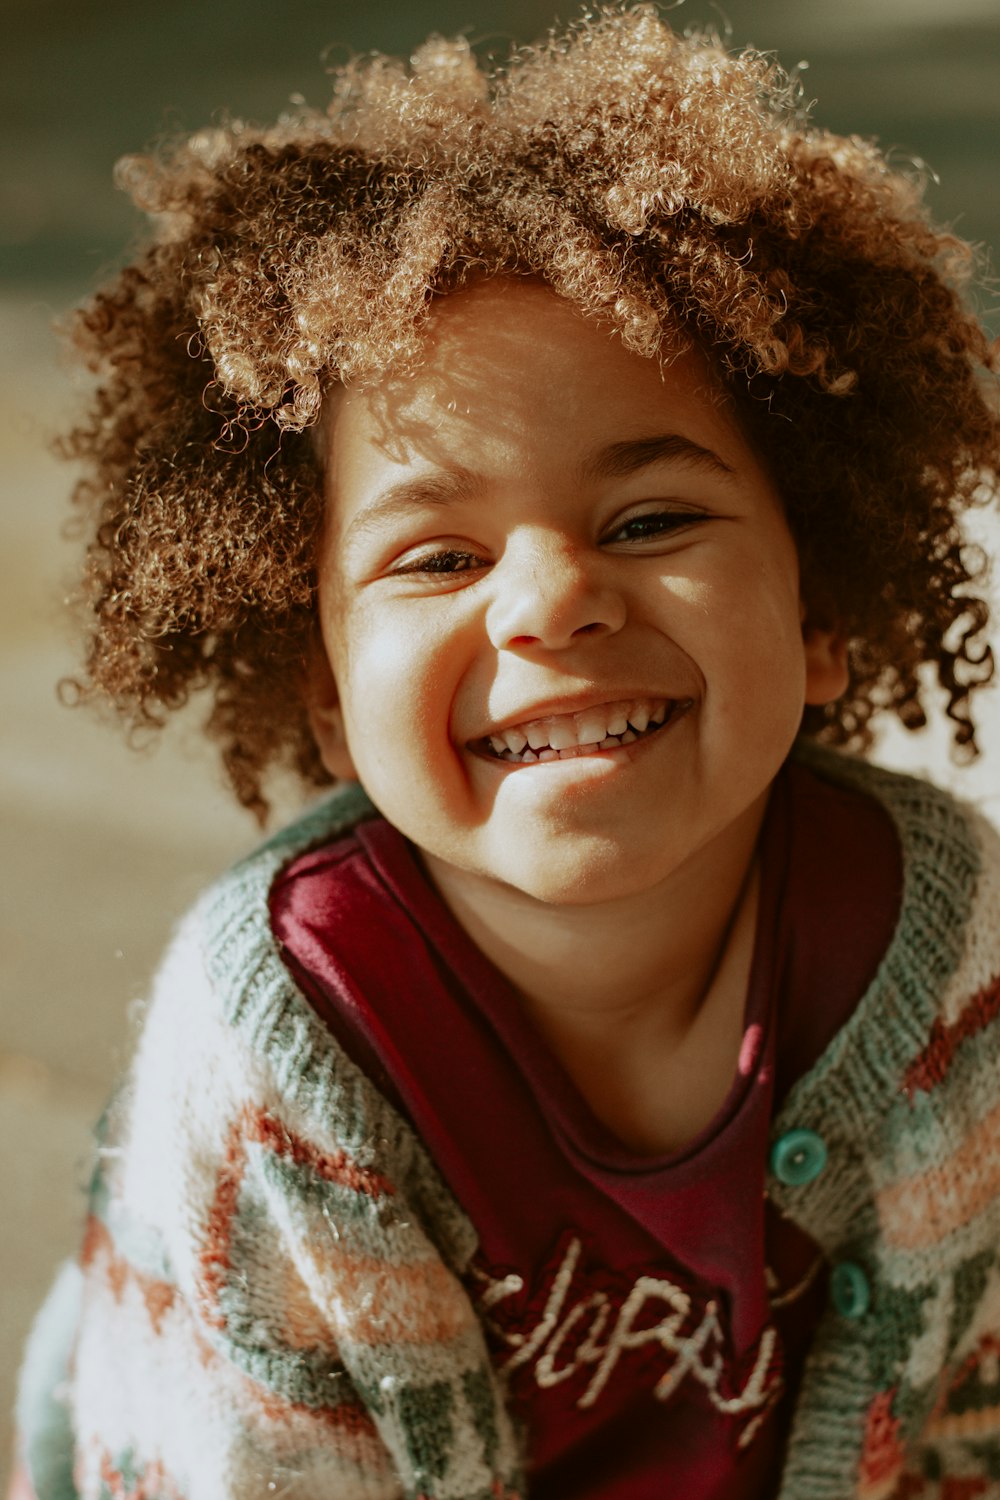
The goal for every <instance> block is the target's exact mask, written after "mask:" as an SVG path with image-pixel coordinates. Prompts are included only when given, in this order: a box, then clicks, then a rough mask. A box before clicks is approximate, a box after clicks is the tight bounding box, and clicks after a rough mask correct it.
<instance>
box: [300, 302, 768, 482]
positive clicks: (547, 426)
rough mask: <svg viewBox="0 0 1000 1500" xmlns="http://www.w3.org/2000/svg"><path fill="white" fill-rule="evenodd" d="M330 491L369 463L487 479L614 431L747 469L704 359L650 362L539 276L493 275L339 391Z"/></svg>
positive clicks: (360, 477)
mask: <svg viewBox="0 0 1000 1500" xmlns="http://www.w3.org/2000/svg"><path fill="white" fill-rule="evenodd" d="M325 428H326V445H327V453H326V457H327V465H328V472H329V475H330V479H331V483H332V484H333V485H334V487H335V489H336V491H337V493H339V494H340V495H341V496H343V495H344V493H345V489H346V490H347V491H352V490H353V489H354V488H355V486H356V485H357V484H358V483H361V484H364V482H365V480H366V479H370V478H371V477H372V475H373V472H375V471H389V470H393V469H397V470H398V469H400V468H414V467H417V468H421V469H427V468H435V467H436V468H442V469H449V468H454V467H456V466H460V467H463V468H465V469H467V470H470V471H474V472H475V473H476V474H478V475H481V476H483V477H484V478H485V479H489V478H491V477H493V476H499V475H503V474H511V473H515V472H516V471H517V470H518V469H519V468H524V467H525V466H528V467H538V468H540V469H542V470H544V469H547V468H548V469H551V468H553V467H556V466H558V467H562V468H564V467H565V465H566V464H567V463H568V462H571V461H574V456H575V458H576V459H583V458H585V456H586V454H587V453H588V452H591V451H595V450H596V449H597V448H600V447H606V446H607V445H608V444H610V443H613V442H615V441H624V440H636V439H641V438H645V437H653V436H661V435H663V434H665V433H676V434H677V435H679V436H680V437H682V438H685V439H687V440H689V442H690V443H691V444H693V445H698V446H702V447H704V448H706V450H708V451H711V452H717V453H719V454H720V456H721V458H722V460H723V462H724V463H725V464H729V465H732V464H734V463H735V464H736V465H737V466H739V465H747V464H749V465H755V459H754V455H753V454H752V453H751V452H750V450H749V448H748V445H747V443H746V441H745V439H744V438H743V436H742V434H741V432H740V430H739V428H738V426H737V424H736V422H735V420H734V418H733V416H732V413H731V411H730V410H729V407H728V403H727V399H726V397H725V395H724V393H723V391H722V388H721V386H720V384H719V382H718V381H717V379H716V378H715V376H714V374H713V372H712V370H711V367H710V365H709V362H708V360H707V359H706V358H705V356H704V355H703V354H702V353H701V351H700V350H699V349H697V348H696V347H693V346H692V347H689V348H687V349H684V350H683V351H682V352H680V353H678V354H677V355H675V356H674V357H673V358H670V359H668V360H667V361H666V362H664V363H663V364H662V365H661V362H660V361H659V360H658V359H653V358H644V357H642V356H641V355H638V354H635V353H633V352H632V351H630V350H628V349H626V348H625V346H624V345H623V343H622V341H621V339H620V337H619V336H618V334H617V333H616V332H614V331H612V330H611V329H609V328H608V327H606V326H603V325H602V324H600V323H599V322H598V321H596V320H594V319H591V318H588V317H585V316H584V315H583V314H582V313H581V312H580V311H579V310H578V309H577V308H576V307H575V306H573V305H572V304H571V303H569V302H568V301H566V300H565V299H563V298H560V297H559V296H557V295H556V294H555V293H554V292H553V291H551V290H550V289H549V288H547V287H546V286H544V285H543V284H541V283H538V282H534V281H530V280H520V279H519V280H513V279H507V280H498V281H493V282H488V283H485V284H482V285H480V286H477V287H475V288H472V289H469V290H463V291H460V292H455V293H452V294H451V295H449V296H447V297H444V298H442V299H440V301H438V302H437V303H436V304H435V306H434V307H433V309H432V311H431V313H430V315H429V317H428V320H427V325H426V331H425V337H424V342H423V347H422V351H421V355H420V358H419V362H418V363H417V364H416V365H415V366H411V367H409V368H407V369H406V370H405V371H403V372H398V373H394V372H390V373H389V374H387V375H385V376H384V377H383V378H382V379H381V380H379V381H378V382H377V383H375V384H374V385H370V386H367V387H365V388H359V389H341V390H339V391H338V392H337V393H336V394H335V395H334V396H333V398H332V400H331V403H330V409H329V412H328V414H327V421H326V423H325Z"/></svg>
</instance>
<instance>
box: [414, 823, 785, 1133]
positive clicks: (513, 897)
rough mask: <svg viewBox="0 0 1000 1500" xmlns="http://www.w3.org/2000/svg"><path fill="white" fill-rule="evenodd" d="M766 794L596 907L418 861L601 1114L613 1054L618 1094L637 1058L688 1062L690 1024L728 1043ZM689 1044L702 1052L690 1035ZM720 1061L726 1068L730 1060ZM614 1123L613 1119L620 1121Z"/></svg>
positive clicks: (629, 1083) (733, 1034)
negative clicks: (655, 877) (628, 891)
mask: <svg viewBox="0 0 1000 1500" xmlns="http://www.w3.org/2000/svg"><path fill="white" fill-rule="evenodd" d="M766 802H767V799H766V796H765V797H763V798H761V799H760V802H759V803H758V804H755V805H754V807H753V808H751V809H750V810H749V811H748V813H747V814H745V815H744V817H743V819H742V820H741V822H740V824H739V826H738V827H735V828H733V827H730V828H729V829H727V830H726V833H725V836H723V837H720V838H717V839H715V840H713V841H712V843H711V844H710V845H708V846H707V847H706V848H704V849H702V850H700V851H698V852H697V854H695V855H694V856H692V858H691V859H690V860H688V861H686V862H685V865H684V866H683V868H680V869H678V870H676V871H674V872H673V873H672V874H671V876H670V877H669V878H668V879H667V880H666V881H664V882H662V883H661V884H658V885H657V886H655V887H653V888H652V889H649V890H644V891H641V892H639V893H637V894H634V895H629V896H625V897H620V898H617V899H615V900H613V901H607V902H602V903H599V904H596V905H581V906H574V905H559V906H555V905H548V904H546V903H543V902H539V901H537V900H535V899H534V898H532V897H529V896H526V895H525V894H524V892H522V891H519V890H516V889H514V888H512V887H510V886H506V885H500V884H498V883H496V882H488V881H481V880H478V879H476V878H475V877H470V876H468V875H467V874H465V873H464V872H461V871H458V870H455V869H454V868H453V867H451V866H448V865H443V864H442V863H440V862H438V861H435V860H433V859H431V858H427V859H426V863H427V868H428V871H429V873H430V875H431V878H432V879H433V880H434V882H435V884H436V885H437V887H438V889H439V891H440V893H441V895H442V897H443V899H444V900H445V902H446V904H447V905H448V906H449V907H450V908H451V911H452V913H453V914H454V916H455V917H456V919H457V920H458V922H459V923H460V924H461V926H462V927H464V928H465V930H466V932H467V933H468V934H469V936H470V937H471V938H472V940H473V941H474V942H475V943H476V945H477V946H478V947H479V948H480V950H481V951H482V952H483V953H484V954H485V955H486V956H487V958H489V959H490V960H491V962H492V963H493V964H494V965H495V966H496V967H497V968H498V969H499V970H500V971H501V973H503V974H504V975H505V976H506V978H507V979H508V980H509V981H510V983H511V984H512V985H513V987H514V988H515V989H516V990H517V992H518V993H519V995H520V997H521V1001H522V1004H523V1005H524V1007H525V1010H526V1011H527V1013H528V1014H529V1015H530V1016H531V1018H532V1020H533V1021H534V1023H535V1025H536V1026H537V1027H538V1029H539V1031H540V1032H541V1033H542V1035H543V1036H545V1038H546V1040H547V1041H548V1042H549V1044H550V1046H551V1047H552V1048H553V1050H554V1051H555V1053H556V1055H557V1056H559V1057H560V1059H561V1060H562V1062H563V1063H564V1065H565V1066H566V1068H567V1070H568V1071H569V1072H570V1073H571V1075H572V1076H574V1077H575V1078H576V1081H577V1083H578V1085H579V1086H580V1087H581V1089H582V1091H583V1092H584V1094H585V1095H586V1096H587V1097H588V1099H589V1100H590V1103H591V1105H592V1106H593V1108H594V1109H595V1112H596V1113H597V1114H598V1115H602V1116H603V1117H604V1118H605V1120H606V1121H608V1122H609V1123H611V1121H610V1120H609V1110H608V1109H607V1108H603V1107H602V1095H603V1094H604V1093H605V1092H606V1090H607V1089H608V1088H609V1087H610V1088H611V1089H612V1091H613V1092H614V1091H615V1085H614V1084H613V1082H611V1081H610V1078H609V1070H610V1072H613V1071H614V1066H615V1059H617V1060H618V1062H619V1064H620V1068H619V1072H620V1074H621V1077H620V1080H619V1085H618V1089H617V1091H618V1092H619V1093H621V1095H622V1096H623V1097H624V1096H626V1095H627V1094H628V1093H629V1090H630V1088H631V1087H633V1085H634V1083H635V1079H634V1077H633V1076H632V1074H633V1073H634V1068H635V1066H638V1065H640V1063H639V1060H640V1059H641V1057H642V1056H643V1054H644V1053H647V1054H649V1055H652V1056H656V1057H657V1058H658V1059H659V1060H660V1063H661V1064H666V1063H668V1062H669V1059H670V1057H672V1056H673V1057H680V1056H681V1054H682V1053H683V1054H684V1055H685V1057H687V1056H689V1055H690V1053H691V1051H692V1047H691V1040H692V1038H693V1037H694V1036H695V1033H696V1031H697V1034H698V1036H699V1038H702V1037H704V1040H705V1043H706V1045H707V1048H708V1050H709V1051H711V1050H712V1049H713V1047H717V1048H722V1049H724V1050H726V1051H727V1052H728V1050H732V1049H735V1050H736V1051H738V1047H739V1038H740V1034H741V1032H740V1023H741V1021H742V1014H743V1001H744V998H745V992H746V980H747V977H748V973H749V964H750V958H751V956H752V949H753V926H754V923H753V917H754V914H755V912H756V882H755V880H754V879H753V875H754V871H755V850H756V844H757V839H758V835H759V833H760V827H761V823H762V821H763V816H764V810H765V807H766ZM710 1002H711V1003H710ZM709 1012H711V1017H710V1016H709ZM699 1018H701V1019H702V1021H703V1026H702V1028H700V1029H699V1028H698V1026H697V1023H698V1021H699ZM723 1018H725V1019H724V1023H723ZM713 1038H714V1040H713ZM685 1042H687V1043H688V1046H687V1048H685ZM694 1050H696V1051H699V1050H702V1049H701V1045H700V1042H699V1047H698V1048H696V1049H694ZM732 1061H733V1065H734V1066H735V1055H734V1056H733V1059H732ZM724 1070H725V1069H724ZM591 1075H593V1085H592V1086H590V1087H588V1079H590V1078H591ZM602 1075H604V1076H605V1077H606V1079H607V1081H606V1082H601V1081H600V1080H601V1076H602ZM661 1076H662V1075H661ZM726 1076H727V1077H728V1076H729V1075H728V1073H727V1074H726ZM704 1123H707V1122H704ZM615 1124H616V1128H619V1127H620V1124H621V1120H620V1119H619V1120H617V1121H616V1122H615ZM674 1128H675V1127H674V1126H673V1125H672V1126H671V1127H670V1129H671V1131H673V1130H674ZM619 1133H620V1134H622V1135H623V1136H624V1137H625V1138H627V1137H628V1135H629V1134H630V1133H632V1134H633V1135H635V1134H636V1132H634V1131H633V1132H630V1131H629V1130H628V1129H626V1130H622V1129H620V1128H619ZM681 1133H683V1131H682V1132H681ZM639 1135H641V1132H639ZM636 1138H637V1139H638V1136H637V1137H636ZM660 1144H661V1143H660V1142H659V1141H658V1142H657V1145H660Z"/></svg>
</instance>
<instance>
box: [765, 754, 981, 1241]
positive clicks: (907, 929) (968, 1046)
mask: <svg viewBox="0 0 1000 1500" xmlns="http://www.w3.org/2000/svg"><path fill="white" fill-rule="evenodd" d="M806 757H807V759H808V761H809V763H810V764H812V765H815V766H816V767H817V769H819V770H820V773H821V774H823V775H829V776H831V777H833V778H835V779H838V780H841V781H843V782H848V783H849V784H851V785H853V786H856V787H857V788H858V789H859V790H862V791H865V792H867V793H868V794H870V795H872V796H874V797H876V798H877V799H878V800H879V801H880V802H881V803H882V805H883V806H884V807H885V808H886V810H887V811H888V812H889V814H890V815H891V816H892V818H893V821H894V823H895V826H896V829H897V831H898V833H899V837H900V841H901V846H902V850H903V866H904V892H903V900H902V907H901V911H900V916H899V921H898V923H897V927H896V931H895V933H894V935H893V938H892V940H891V942H890V945H889V948H888V950H887V951H886V953H885V955H884V957H883V960H882V963H881V965H880V967H879V970H878V973H877V974H876V976H875V978H874V980H873V982H872V985H871V987H870V988H869V990H868V992H867V993H866V994H865V995H864V996H863V997H862V999H861V1001H860V1002H859V1004H858V1006H857V1008H856V1010H855V1011H854V1013H853V1015H852V1016H851V1018H850V1020H849V1021H848V1022H847V1023H846V1024H845V1025H844V1026H843V1027H842V1028H841V1030H840V1031H839V1032H838V1033H837V1035H836V1036H835V1037H834V1039H833V1041H832V1042H831V1043H830V1045H829V1047H828V1048H827V1050H826V1052H825V1053H824V1054H823V1056H822V1057H821V1058H820V1059H819V1061H818V1062H817V1064H816V1065H815V1067H814V1068H813V1069H812V1070H811V1072H810V1073H809V1074H807V1075H806V1076H805V1077H804V1078H802V1079H800V1080H799V1082H798V1084H796V1086H795V1087H794V1088H793V1089H792V1090H791V1092H790V1094H789V1096H788V1099H787V1100H786V1101H785V1104H784V1106H783V1108H782V1111H781V1116H780V1118H779V1119H778V1120H776V1122H775V1126H774V1131H775V1136H776V1137H777V1136H780V1135H781V1134H782V1133H783V1132H785V1131H788V1130H789V1129H793V1128H799V1127H803V1126H804V1127H805V1128H808V1129H811V1130H814V1131H816V1132H817V1133H819V1134H820V1135H821V1136H822V1137H823V1139H824V1141H825V1142H826V1144H827V1147H828V1149H829V1153H830V1164H829V1168H828V1170H827V1171H826V1172H824V1174H823V1177H822V1178H821V1179H820V1180H819V1182H818V1183H817V1184H815V1186H814V1188H813V1190H812V1191H810V1192H808V1193H801V1194H800V1193H799V1191H798V1190H796V1189H789V1188H785V1187H783V1186H782V1185H781V1184H776V1185H775V1196H776V1198H778V1199H779V1200H781V1201H782V1204H783V1207H785V1209H786V1210H788V1211H792V1212H794V1213H795V1214H796V1215H798V1211H799V1209H800V1208H801V1210H802V1211H803V1215H804V1217H808V1218H809V1219H810V1220H811V1222H812V1225H813V1229H812V1232H813V1233H814V1236H815V1237H816V1238H818V1239H820V1240H821V1241H823V1242H824V1243H829V1242H831V1241H833V1242H835V1241H836V1240H838V1239H840V1238H842V1237H843V1236H845V1235H846V1236H848V1237H852V1236H857V1235H860V1236H861V1237H862V1238H864V1236H865V1235H866V1234H869V1233H871V1234H874V1233H879V1234H881V1235H882V1236H883V1237H885V1236H888V1239H887V1240H886V1239H885V1238H883V1244H886V1243H890V1242H891V1243H894V1244H895V1243H897V1241H898V1246H899V1248H902V1246H903V1245H904V1244H905V1243H908V1236H910V1235H911V1233H912V1235H913V1236H914V1239H913V1245H912V1246H911V1249H912V1250H913V1252H914V1254H915V1255H916V1257H917V1259H918V1260H922V1259H923V1257H924V1256H925V1255H930V1257H931V1259H932V1260H933V1259H935V1258H936V1256H937V1254H938V1253H939V1252H940V1251H941V1249H942V1245H941V1240H947V1239H949V1234H947V1233H944V1232H943V1226H944V1218H943V1217H942V1212H941V1209H940V1205H939V1204H938V1205H937V1206H935V1203H936V1199H935V1195H936V1194H939V1193H940V1191H941V1190H943V1188H944V1187H945V1186H946V1185H947V1190H948V1192H949V1193H950V1194H951V1195H952V1200H953V1201H952V1206H953V1207H954V1208H955V1213H956V1214H957V1215H958V1218H957V1219H956V1223H955V1224H954V1225H952V1226H951V1227H952V1228H957V1227H958V1225H959V1223H961V1225H962V1226H963V1234H962V1236H961V1237H960V1238H961V1239H962V1242H963V1244H966V1243H967V1242H969V1243H971V1241H972V1240H973V1239H976V1240H977V1241H978V1240H979V1239H980V1238H983V1237H988V1235H990V1234H992V1233H993V1232H994V1227H995V1226H992V1219H993V1218H994V1216H995V1215H996V1214H997V1212H998V1209H997V1204H998V1203H1000V1180H998V1181H997V1182H996V1183H995V1184H992V1185H991V1186H988V1187H987V1188H985V1189H984V1185H983V1180H982V1174H981V1172H980V1171H979V1169H978V1166H977V1165H976V1164H977V1163H981V1162H983V1161H986V1160H990V1159H1000V1086H998V1084H997V1079H998V1077H1000V837H998V835H997V832H996V830H995V829H994V828H993V827H992V825H991V824H990V823H989V822H988V821H987V820H986V819H985V818H984V817H983V816H982V815H981V814H980V813H979V812H977V811H976V810H975V809H974V808H971V807H969V806H967V805H965V804H963V803H962V802H960V801H958V800H956V799H955V798H953V797H951V796H949V795H948V794H947V793H945V792H943V791H941V790H940V789H939V788H937V787H934V786H931V785H930V784H929V783H927V782H925V781H921V780H919V779H917V778H914V777H910V776H902V775H899V774H897V773H894V772H890V771H886V770H883V769H881V768H879V767H876V766H872V765H869V764H866V763H864V762H860V761H857V760H854V759H851V758H848V757H846V756H843V755H835V754H831V753H830V752H818V751H816V750H815V748H812V747H811V748H809V749H808V751H807V752H806ZM845 941H849V934H845ZM973 1168H974V1169H975V1170H972V1169H973ZM977 1194H978V1195H979V1196H978V1198H977V1196H976V1195H977ZM799 1197H801V1198H802V1203H801V1204H798V1203H797V1202H796V1203H795V1204H794V1205H793V1202H792V1200H793V1199H795V1200H797V1199H798V1198H799ZM974 1199H975V1200H976V1201H975V1202H974V1201H973V1200H974ZM807 1200H808V1201H807ZM982 1211H987V1218H989V1220H990V1224H987V1223H986V1220H985V1219H984V1218H983V1217H982ZM944 1217H947V1215H945V1216H944ZM974 1224H975V1225H978V1230H977V1232H976V1233H972V1232H971V1231H972V1226H973V1225H974ZM890 1225H891V1226H892V1228H891V1229H890ZM938 1230H942V1234H941V1235H940V1236H939V1234H938ZM984 1242H985V1241H984ZM918 1244H919V1251H918Z"/></svg>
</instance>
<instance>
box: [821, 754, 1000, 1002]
mask: <svg viewBox="0 0 1000 1500" xmlns="http://www.w3.org/2000/svg"><path fill="white" fill-rule="evenodd" d="M797 756H798V758H799V759H800V760H802V761H803V762H804V763H805V764H806V765H808V766H809V767H810V768H811V769H812V770H814V771H815V772H816V773H817V774H818V775H820V776H822V777H824V778H827V779H829V780H831V781H833V782H835V783H836V784H839V785H843V786H847V787H849V788H852V789H854V790H856V791H859V792H862V793H863V794H865V795H868V796H870V797H872V798H873V799H874V800H875V801H877V802H878V803H879V804H880V805H881V806H882V807H883V808H884V809H885V811H886V812H887V813H888V815H889V817H890V818H891V819H892V822H893V824H894V826H895V829H896V832H897V835H898V837H899V841H900V847H901V850H902V856H903V875H904V891H903V902H902V912H901V918H900V923H899V926H898V929H897V932H896V935H895V939H894V941H893V943H892V945H891V946H890V949H889V951H888V952H887V954H886V961H887V963H889V964H890V965H892V966H893V967H894V968H895V969H896V970H897V977H898V979H899V981H900V983H903V984H904V986H905V987H906V988H907V989H910V986H909V985H908V984H907V983H906V981H905V976H904V973H903V968H904V967H905V965H906V963H907V962H908V961H909V962H912V964H913V965H914V966H915V967H919V969H920V971H921V974H922V976H923V979H922V981H921V982H920V984H919V985H918V988H919V989H920V990H921V992H922V998H923V1000H924V1002H925V1003H924V1004H923V1005H921V1006H920V1007H919V1013H920V1017H921V1019H922V1020H923V1021H924V1022H926V1023H927V1024H928V1025H930V1024H933V1022H934V1021H935V1020H937V1019H943V1020H946V1019H948V1017H949V1016H950V1015H952V1013H953V1011H954V1007H955V1005H956V1004H961V997H962V995H963V994H968V993H971V992H975V991H976V990H977V989H979V988H981V987H982V986H984V985H988V984H990V983H991V982H992V981H995V980H996V977H997V974H998V971H1000V832H998V830H997V828H996V827H995V826H994V824H993V823H991V822H990V820H989V819H988V818H987V817H985V816H984V814H983V813H982V812H981V811H980V810H979V809H978V808H976V807H974V806H973V805H971V804H969V803H966V802H963V801H962V800H961V799H959V798H956V797H954V796H952V795H951V794H949V793H948V792H946V791H944V790H942V788H940V787H937V786H934V785H933V784H932V783H931V782H929V781H926V780H923V779H921V778H920V777H916V776H910V775H904V774H902V773H900V772H896V771H890V770H887V769H886V768H884V767H881V766H877V765H874V764H872V763H871V762H869V761H865V760H861V759H859V758H857V757H853V756H847V755H844V754H842V753H840V752H837V751H831V750H828V749H823V748H821V747H818V746H816V745H808V744H807V745H802V746H800V747H798V750H797ZM928 979H929V980H930V984H929V985H928V983H927V980H928Z"/></svg>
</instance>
